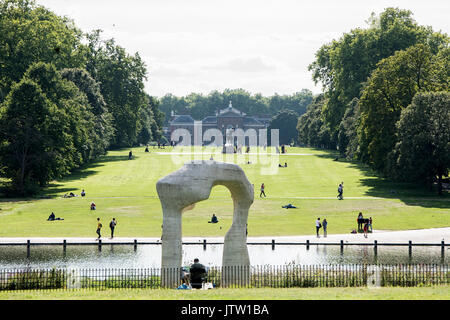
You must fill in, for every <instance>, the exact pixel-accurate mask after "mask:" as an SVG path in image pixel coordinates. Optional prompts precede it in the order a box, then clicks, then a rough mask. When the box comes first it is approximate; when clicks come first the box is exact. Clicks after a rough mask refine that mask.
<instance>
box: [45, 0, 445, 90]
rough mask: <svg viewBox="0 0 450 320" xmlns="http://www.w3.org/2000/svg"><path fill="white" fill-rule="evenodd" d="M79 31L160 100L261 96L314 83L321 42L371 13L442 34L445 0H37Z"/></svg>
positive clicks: (360, 22)
mask: <svg viewBox="0 0 450 320" xmlns="http://www.w3.org/2000/svg"><path fill="white" fill-rule="evenodd" d="M37 3H38V4H41V5H43V6H45V7H47V8H49V9H50V10H52V11H53V12H55V13H57V14H58V15H62V16H64V15H66V16H68V17H70V18H71V19H73V20H74V21H75V24H76V25H77V27H78V28H80V29H82V30H83V31H91V30H93V29H102V30H104V33H103V36H102V37H103V39H108V38H114V39H115V40H116V43H117V44H119V45H120V46H122V47H124V48H126V50H127V52H128V53H131V54H134V53H135V52H139V54H140V55H141V57H142V59H143V60H144V61H145V63H146V65H147V69H148V82H147V83H146V91H147V93H149V94H150V95H154V96H158V97H161V96H163V95H164V94H166V93H173V94H175V95H178V96H181V95H186V94H189V93H191V92H197V93H205V94H207V93H209V92H210V91H211V90H215V89H217V90H219V91H222V90H224V89H226V88H231V89H234V88H243V89H245V90H247V91H250V92H252V93H258V92H259V93H262V94H263V95H265V96H269V95H272V94H274V93H275V92H276V93H278V94H291V93H293V92H297V91H300V90H301V89H302V88H307V89H310V90H312V91H313V92H314V93H318V92H320V91H321V86H320V84H319V85H318V86H315V85H314V82H313V81H312V78H311V73H310V72H309V71H308V69H307V68H308V65H309V64H310V63H311V62H312V61H313V60H314V54H315V52H316V51H317V50H318V49H319V48H320V46H321V45H323V44H325V43H328V42H330V41H331V40H333V39H338V38H339V37H340V36H341V35H342V34H343V33H345V32H349V31H350V30H351V29H354V28H357V27H362V28H365V27H366V26H367V25H366V23H365V21H366V20H367V19H368V18H369V16H370V14H371V12H375V13H377V14H379V13H380V12H382V11H383V9H384V8H386V7H399V8H402V9H409V10H411V11H412V12H413V14H414V16H413V17H414V18H415V19H416V21H417V22H418V23H419V24H421V25H430V26H432V27H433V29H434V30H436V31H438V30H441V31H444V32H446V33H449V26H450V22H449V21H450V19H449V17H450V10H449V9H450V1H445V0H439V1H438V0H427V1H423V0H419V1H416V0H409V1H406V0H403V1H385V0H374V1H373V0H366V1H363V0H341V1H337V0H334V1H333V0H308V1H301V0H297V1H295V0H275V1H272V0H221V1H218V0H127V1H119V0H37Z"/></svg>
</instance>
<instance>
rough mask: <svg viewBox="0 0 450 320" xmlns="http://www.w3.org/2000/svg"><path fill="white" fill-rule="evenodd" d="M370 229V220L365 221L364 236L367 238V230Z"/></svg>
mask: <svg viewBox="0 0 450 320" xmlns="http://www.w3.org/2000/svg"><path fill="white" fill-rule="evenodd" d="M368 229H369V222H365V223H364V238H367V230H368Z"/></svg>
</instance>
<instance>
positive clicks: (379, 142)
mask: <svg viewBox="0 0 450 320" xmlns="http://www.w3.org/2000/svg"><path fill="white" fill-rule="evenodd" d="M444 58H445V57H444ZM447 58H448V57H447ZM440 59H442V55H433V54H432V51H431V50H430V48H429V47H428V46H426V45H422V44H418V45H415V46H413V47H410V48H408V49H407V50H404V51H398V52H396V53H395V54H394V55H393V56H391V57H389V58H386V59H383V60H382V61H380V62H379V64H378V67H377V69H376V70H375V71H374V72H373V73H372V75H371V77H370V78H369V80H368V81H367V86H366V87H365V88H364V91H363V93H362V96H361V99H360V107H361V126H360V128H359V130H360V134H359V145H360V152H361V154H360V157H361V159H362V160H365V161H366V162H368V163H369V164H370V165H371V166H372V167H373V168H375V169H377V170H379V171H385V169H386V165H387V157H386V156H387V154H388V153H389V152H390V151H391V150H392V149H393V147H394V145H395V143H396V135H395V132H396V127H395V124H396V122H397V121H398V120H399V118H400V113H401V111H402V109H403V108H406V107H407V106H408V105H409V104H410V103H411V101H412V99H413V97H414V95H415V94H416V93H418V92H428V91H435V90H448V86H446V84H445V83H442V82H440V81H439V78H438V77H436V75H437V74H439V73H440V72H441V71H440V70H439V67H440V66H442V65H445V64H448V63H449V62H450V61H449V60H448V59H447V61H440ZM447 81H448V79H447Z"/></svg>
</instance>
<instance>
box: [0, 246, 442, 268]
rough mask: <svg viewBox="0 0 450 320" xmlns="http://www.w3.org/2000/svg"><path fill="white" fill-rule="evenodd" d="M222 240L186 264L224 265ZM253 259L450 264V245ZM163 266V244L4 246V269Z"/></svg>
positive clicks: (282, 249) (316, 249) (262, 252)
mask: <svg viewBox="0 0 450 320" xmlns="http://www.w3.org/2000/svg"><path fill="white" fill-rule="evenodd" d="M222 251H223V245H208V246H207V247H206V250H204V249H203V246H201V245H184V246H183V260H182V261H183V265H190V264H191V263H192V262H193V259H194V258H199V259H200V262H201V263H203V264H204V265H206V266H221V264H222ZM248 251H249V255H250V263H251V265H253V266H256V265H286V264H301V265H313V264H358V263H369V264H370V263H375V262H378V263H383V264H397V263H436V264H439V263H442V262H444V263H446V264H448V263H449V262H450V257H449V255H450V249H449V248H446V249H445V257H444V258H443V259H442V257H441V249H440V247H413V251H412V256H411V258H410V257H409V254H408V247H382V246H379V247H378V254H377V255H376V256H375V255H374V250H373V247H371V246H346V247H345V248H344V251H343V253H341V250H340V247H339V246H324V245H312V246H310V248H309V250H307V249H306V246H304V245H277V246H276V247H275V250H272V247H271V246H270V245H249V246H248ZM23 267H31V268H53V267H56V268H83V269H84V268H130V269H131V268H160V267H161V246H160V245H141V246H138V247H137V250H136V251H135V250H134V248H133V246H132V245H130V246H128V245H120V246H112V245H103V248H102V250H101V251H99V250H98V248H97V246H67V249H66V253H64V252H63V249H62V246H31V251H30V257H29V258H27V249H26V246H2V247H0V268H1V269H6V268H8V269H9V268H23Z"/></svg>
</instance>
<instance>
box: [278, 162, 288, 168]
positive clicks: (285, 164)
mask: <svg viewBox="0 0 450 320" xmlns="http://www.w3.org/2000/svg"><path fill="white" fill-rule="evenodd" d="M278 167H279V168H287V162H285V163H284V166H283V165H281V164H280V163H279V164H278Z"/></svg>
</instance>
